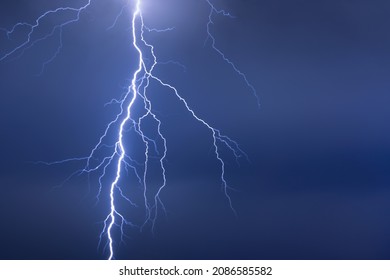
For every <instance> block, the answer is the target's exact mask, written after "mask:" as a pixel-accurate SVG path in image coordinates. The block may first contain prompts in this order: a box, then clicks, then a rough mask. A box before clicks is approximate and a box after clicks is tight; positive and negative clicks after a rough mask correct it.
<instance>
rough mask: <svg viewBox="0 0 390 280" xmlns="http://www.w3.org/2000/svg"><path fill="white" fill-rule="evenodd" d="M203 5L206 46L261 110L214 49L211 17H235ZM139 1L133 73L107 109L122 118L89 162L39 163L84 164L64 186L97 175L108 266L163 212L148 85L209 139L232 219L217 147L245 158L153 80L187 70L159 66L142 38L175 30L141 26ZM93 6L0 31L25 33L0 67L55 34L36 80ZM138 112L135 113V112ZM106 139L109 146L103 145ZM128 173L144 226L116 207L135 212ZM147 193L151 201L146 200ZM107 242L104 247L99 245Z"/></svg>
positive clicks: (158, 142) (162, 148) (159, 148)
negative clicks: (153, 179) (161, 73)
mask: <svg viewBox="0 0 390 280" xmlns="http://www.w3.org/2000/svg"><path fill="white" fill-rule="evenodd" d="M204 1H205V3H206V4H207V5H208V7H209V8H210V12H209V16H208V22H207V39H206V42H205V44H206V43H207V42H211V47H212V49H213V50H214V51H215V52H216V54H218V55H219V56H220V57H221V58H222V60H223V61H224V62H225V63H226V64H227V65H229V66H230V67H231V68H232V70H233V71H234V72H235V73H236V74H238V75H239V76H240V77H241V78H242V79H243V81H244V83H245V84H246V86H247V87H248V88H249V89H250V90H251V92H252V93H253V95H254V96H255V97H256V100H257V102H258V104H259V99H258V96H257V93H256V90H255V88H254V86H253V85H252V84H250V83H249V81H248V79H247V77H246V75H245V74H244V73H243V72H241V71H240V70H239V69H238V68H237V66H236V65H235V64H234V63H233V62H232V61H231V60H230V59H229V58H227V56H226V55H225V54H224V53H223V52H222V51H221V50H220V49H219V48H218V47H217V44H216V39H215V37H214V36H213V34H212V26H213V24H214V21H213V19H214V17H215V16H226V17H233V16H232V15H230V14H229V13H228V12H226V11H225V10H220V9H217V8H216V7H215V5H213V3H212V2H211V1H210V0H204ZM142 2H143V1H142V0H133V1H132V3H133V11H132V18H131V39H132V48H134V50H135V51H136V53H137V65H136V66H137V67H136V69H135V70H134V72H133V73H132V74H131V81H130V84H129V86H128V87H127V89H126V91H125V93H124V94H123V95H122V97H121V98H120V99H112V100H111V101H110V102H109V103H107V105H108V104H117V105H119V107H120V112H119V113H118V114H117V115H116V117H115V118H114V119H113V120H112V121H111V122H110V123H108V124H107V126H106V128H105V131H104V133H103V134H102V136H101V137H100V138H99V141H98V142H97V144H96V145H95V146H94V147H93V149H91V152H90V153H89V155H88V156H85V157H80V158H70V159H65V160H61V161H56V162H38V163H41V164H46V165H54V164H64V163H67V162H73V161H79V162H84V164H83V167H82V168H81V169H79V170H76V171H75V172H74V173H72V174H70V176H69V177H68V178H66V179H65V180H64V183H65V182H67V181H69V180H70V179H72V178H73V177H74V176H79V175H82V174H88V176H90V175H91V174H93V173H98V174H99V175H98V181H97V184H98V192H97V195H96V202H97V203H98V202H99V201H100V197H101V196H102V194H103V193H104V192H105V191H106V190H108V196H109V211H108V214H107V216H106V218H105V220H104V222H103V228H102V231H101V233H100V236H99V237H100V238H99V246H101V245H102V244H103V242H104V243H105V246H104V248H107V250H108V259H109V260H112V259H114V258H115V250H116V248H117V246H118V243H119V242H122V241H123V237H124V236H125V227H126V226H130V227H137V228H140V229H142V228H144V227H145V226H146V225H148V224H151V229H152V231H153V230H154V228H155V224H156V219H157V217H158V216H159V211H163V212H165V206H164V204H163V202H162V200H161V199H160V194H161V193H162V192H163V190H164V188H165V187H166V185H167V177H166V173H167V172H166V167H165V161H166V157H167V154H168V148H167V147H168V146H167V143H168V141H167V138H166V137H165V135H164V133H163V123H162V121H161V119H160V118H159V116H158V114H157V112H155V110H154V106H153V102H152V100H151V99H150V98H149V95H150V91H151V90H150V84H151V82H152V81H153V82H155V83H157V84H158V85H159V86H160V87H163V88H166V89H168V90H169V91H170V92H171V93H172V94H173V95H174V96H175V97H176V98H177V99H178V100H179V101H180V102H181V104H182V106H184V108H185V109H186V110H187V112H188V113H189V114H190V115H191V116H192V117H193V118H194V119H195V120H196V121H197V122H199V123H200V124H202V125H203V126H204V127H205V128H206V129H207V130H208V131H209V137H210V140H211V143H212V147H213V153H214V155H215V159H216V163H218V165H219V168H220V181H221V184H222V189H223V193H224V195H225V197H226V199H227V202H228V204H229V206H230V208H231V209H232V211H233V213H234V214H236V211H235V209H234V207H233V203H232V199H231V197H230V195H229V189H230V187H229V185H228V182H227V179H226V168H225V161H224V159H223V157H222V153H221V147H225V148H227V149H228V150H230V151H231V152H232V154H233V155H234V157H235V158H236V160H237V161H238V159H239V158H241V157H245V158H248V156H247V155H246V154H245V152H244V151H243V150H241V149H240V147H239V145H238V144H237V142H235V141H234V140H232V139H231V138H229V137H228V136H226V135H223V134H222V132H221V131H220V130H218V129H216V128H215V127H214V126H212V125H211V124H210V123H208V122H207V121H206V120H205V119H203V118H202V117H201V116H199V115H198V114H197V113H196V112H195V111H194V110H193V108H192V107H191V106H190V104H189V102H188V101H187V100H186V99H184V98H183V97H182V95H180V93H179V91H178V89H177V88H176V87H175V86H173V85H171V84H170V83H168V82H166V81H164V80H163V79H161V78H160V77H158V76H157V75H156V74H155V69H156V67H157V66H158V65H161V64H168V63H172V64H176V65H179V66H180V67H183V68H184V69H185V67H184V66H183V65H181V64H180V63H178V62H175V61H166V62H162V61H159V60H158V58H157V56H156V54H155V46H154V45H152V44H150V43H148V41H147V40H146V38H145V33H146V32H148V33H150V32H170V31H172V30H174V28H171V27H170V28H165V29H156V28H150V27H147V26H146V25H145V23H144V17H143V11H142ZM129 4H130V3H126V5H125V6H124V7H123V8H122V10H121V11H120V13H119V14H118V16H117V17H116V18H115V21H114V23H113V24H112V26H110V27H109V28H108V29H111V28H113V27H114V26H115V25H116V24H117V21H118V18H119V17H120V16H122V14H123V12H124V8H125V7H127V6H129ZM91 5H92V0H89V1H87V2H86V4H85V5H84V6H81V7H80V8H72V7H61V8H57V9H54V10H49V11H46V12H45V13H43V14H42V15H41V16H39V17H38V18H37V19H36V21H35V22H34V23H24V22H19V23H17V24H16V25H14V26H13V27H12V28H11V29H1V30H3V31H4V32H5V34H6V35H7V37H8V38H10V37H12V36H13V34H14V33H15V32H16V30H18V29H19V28H27V30H28V32H27V33H26V36H25V39H24V40H23V41H22V43H20V44H19V45H17V46H16V47H14V48H13V49H12V50H10V51H8V52H5V53H4V54H2V55H0V61H4V60H6V59H9V58H11V57H17V58H18V57H20V56H22V55H23V54H24V52H25V51H26V50H27V49H29V48H32V47H34V46H35V45H36V44H37V43H39V42H40V41H43V40H46V39H48V38H50V37H52V36H55V34H58V36H59V37H58V38H59V44H58V47H57V49H56V51H55V52H54V53H53V54H52V55H51V57H50V58H49V59H48V60H47V61H45V62H44V63H43V65H42V69H41V72H40V74H43V72H44V69H45V67H46V66H47V65H48V64H49V63H51V62H52V61H53V60H54V59H55V58H56V57H57V56H58V54H59V53H60V51H61V49H62V47H63V45H62V32H63V29H64V28H65V27H66V26H68V25H70V24H72V23H75V22H77V21H79V19H80V16H81V14H82V12H83V11H85V10H86V9H87V8H88V7H90V6H91ZM61 13H66V14H69V15H68V16H69V19H68V20H66V21H64V22H62V23H60V24H57V25H54V26H53V27H52V28H51V30H50V31H49V32H47V33H45V34H44V35H40V36H39V32H38V30H39V28H40V26H41V24H42V21H43V20H44V19H45V18H47V17H48V16H50V15H56V14H61ZM135 106H137V108H138V107H140V108H142V112H143V113H141V114H139V113H138V114H136V113H134V111H135ZM137 110H138V109H137ZM147 120H152V121H153V122H154V123H155V124H156V127H155V134H156V135H157V138H156V139H154V138H153V137H150V136H148V132H147V130H146V129H145V126H146V125H145V122H146V121H147ZM112 131H114V132H116V133H114V135H116V136H115V137H114V139H116V140H115V141H114V143H112V142H111V143H110V139H109V138H110V135H111V133H112ZM130 132H133V133H134V134H135V135H136V136H137V137H138V138H139V139H140V140H141V141H142V143H143V146H144V150H143V151H144V155H143V162H142V163H140V162H138V161H136V160H135V159H134V158H133V157H132V155H131V153H130V152H129V151H128V145H127V141H126V140H127V139H128V137H127V136H128V135H127V134H129V133H130ZM107 139H108V143H107ZM155 157H157V159H158V164H159V170H160V176H161V182H160V183H159V186H158V187H157V189H156V190H154V193H153V190H152V189H150V187H149V184H148V178H149V172H150V171H149V168H150V164H151V163H150V162H151V161H152V160H154V159H155ZM110 170H113V171H114V172H113V173H114V176H113V178H112V179H111V180H108V183H106V181H107V180H106V178H107V177H110ZM125 172H127V173H130V172H132V174H133V176H134V177H135V178H136V180H137V181H138V183H139V184H140V185H141V186H142V189H143V191H142V196H143V197H142V200H143V204H144V205H143V207H144V213H145V218H144V221H143V222H142V223H141V224H139V225H136V224H135V223H133V222H131V221H130V220H129V219H127V218H126V215H125V214H126V213H124V212H123V211H121V210H120V207H119V205H120V203H121V202H120V201H125V202H126V203H128V205H130V206H131V207H139V206H138V205H137V204H136V203H134V202H133V200H132V199H131V198H130V197H129V196H128V195H127V193H128V186H123V185H122V181H123V178H124V176H125V175H124V173H125ZM150 193H152V194H153V195H152V197H151V198H150ZM116 230H119V235H120V241H116V238H117V235H118V234H117V233H116ZM103 240H106V241H103Z"/></svg>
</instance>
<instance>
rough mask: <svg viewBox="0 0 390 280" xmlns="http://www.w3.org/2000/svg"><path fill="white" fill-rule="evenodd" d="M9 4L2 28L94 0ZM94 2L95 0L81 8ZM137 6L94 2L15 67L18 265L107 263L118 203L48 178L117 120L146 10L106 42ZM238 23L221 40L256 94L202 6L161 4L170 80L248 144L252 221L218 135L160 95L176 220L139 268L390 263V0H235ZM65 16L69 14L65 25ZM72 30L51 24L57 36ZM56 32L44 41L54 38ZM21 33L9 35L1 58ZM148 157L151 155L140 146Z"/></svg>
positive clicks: (4, 94)
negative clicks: (133, 25)
mask: <svg viewBox="0 0 390 280" xmlns="http://www.w3.org/2000/svg"><path fill="white" fill-rule="evenodd" d="M33 2H34V3H32V2H31V1H27V0H26V1H20V0H18V1H16V0H12V1H8V0H7V1H2V2H1V4H0V27H4V28H10V27H11V26H12V25H13V24H15V23H16V22H18V21H27V22H32V21H33V20H35V19H36V18H37V16H38V15H39V14H40V13H42V11H44V10H46V9H50V8H55V7H59V6H63V5H64V4H65V3H70V4H71V5H74V6H80V3H81V2H80V1H74V0H72V1H48V0H40V1H33ZM82 3H84V1H82ZM121 3H123V2H122V1H119V0H116V1H103V0H95V1H94V4H93V5H92V6H91V8H90V9H89V10H88V11H86V12H85V13H83V14H82V16H81V20H80V22H79V23H76V24H72V25H71V26H68V27H66V28H65V29H64V30H63V48H62V50H61V52H60V54H59V55H58V57H57V58H56V59H55V60H54V61H53V62H52V63H50V64H49V65H47V67H46V68H45V71H44V72H43V74H42V75H40V76H37V74H39V72H40V71H41V67H42V63H43V62H44V61H46V60H47V59H48V58H50V57H51V54H53V53H54V52H55V50H56V48H57V46H58V40H59V39H58V36H53V37H52V38H49V39H48V40H46V41H44V42H40V43H38V44H37V45H36V46H34V47H33V48H30V49H28V50H26V51H25V53H24V54H23V55H22V56H20V57H18V56H17V55H16V56H13V57H11V58H10V59H7V60H4V61H2V62H0V77H1V78H0V93H1V102H0V126H1V145H0V153H1V155H2V156H1V158H0V218H1V221H2V226H1V233H0V245H1V250H0V258H1V259H101V258H105V257H106V252H105V253H104V252H102V251H101V250H98V249H97V243H98V236H99V233H100V230H101V227H102V224H101V221H102V219H104V215H106V213H107V212H106V211H107V207H106V206H107V205H106V204H105V201H104V198H102V200H103V201H102V203H101V204H99V205H98V206H96V207H95V206H94V204H93V199H92V198H93V193H94V191H96V188H95V186H94V185H92V190H91V193H92V194H91V193H89V194H88V184H87V179H86V178H85V177H78V178H75V179H74V180H72V181H70V182H68V183H67V184H65V185H64V186H63V187H62V188H61V189H55V190H53V189H52V187H53V186H55V185H56V184H58V183H61V182H62V181H63V179H64V178H66V177H67V176H68V175H69V174H71V173H72V172H73V171H74V170H75V169H77V168H78V167H79V166H78V165H77V164H64V165H57V166H54V167H45V166H39V165H38V166H37V165H34V164H31V163H29V162H30V161H38V160H43V161H54V160H60V159H65V158H69V157H75V156H85V155H86V154H87V153H88V152H89V151H90V149H91V148H92V147H93V146H94V145H95V144H96V142H97V140H98V138H99V136H100V135H101V134H102V132H103V131H104V128H105V125H106V124H107V123H108V122H109V121H110V120H111V119H112V117H113V116H114V114H115V113H116V112H117V108H116V107H115V106H108V107H104V104H105V103H106V102H108V101H110V100H111V99H112V98H119V97H120V96H121V94H122V93H123V88H124V87H126V86H127V85H128V83H129V78H130V76H131V73H132V71H133V70H134V69H135V67H136V65H135V59H136V56H135V52H134V50H133V49H132V48H131V41H130V33H129V32H130V31H129V28H130V21H129V17H128V16H129V14H126V13H124V14H123V16H122V17H120V18H119V21H118V23H117V25H116V26H115V27H114V28H113V29H111V30H107V27H109V26H111V25H112V23H113V22H114V20H115V17H116V15H117V14H118V13H119V11H120V10H121V7H122V4H121ZM215 3H216V5H217V6H218V7H222V8H226V9H228V10H229V11H230V12H231V13H232V14H233V15H234V16H235V19H227V18H218V19H215V25H214V27H213V32H214V34H215V37H216V39H217V44H218V46H219V47H220V49H222V50H223V51H224V52H225V53H226V55H227V56H228V57H229V58H230V59H231V60H232V61H234V62H235V63H236V64H237V66H238V67H239V68H240V69H241V70H242V71H243V72H245V73H246V74H247V77H248V80H249V81H250V82H251V83H252V84H253V85H254V86H255V88H256V89H257V91H258V95H259V98H260V102H261V108H260V109H258V108H257V106H256V100H255V98H254V97H253V95H251V92H250V90H249V89H248V88H247V87H246V86H245V83H243V81H242V79H240V77H239V76H237V75H236V74H235V73H234V72H233V71H232V70H231V68H229V67H228V66H227V65H226V64H225V63H223V61H222V60H221V59H220V57H219V56H218V55H216V53H215V52H214V51H213V50H212V49H211V48H210V45H209V44H207V43H206V45H204V42H205V39H206V34H207V33H206V23H207V16H208V12H209V10H208V7H207V4H206V2H205V1H200V0H184V1H183V0H169V1H157V0H145V7H147V10H146V11H145V21H146V24H147V25H148V26H150V27H156V28H166V27H171V26H174V27H175V30H174V31H172V32H169V33H163V34H151V35H150V36H149V37H148V39H149V41H150V42H151V43H153V44H154V45H155V46H156V53H157V55H158V56H159V58H160V59H161V60H162V61H168V60H171V59H174V60H177V61H179V62H181V63H182V64H184V65H185V66H186V70H185V71H183V69H182V68H180V67H177V66H174V65H165V66H161V67H160V68H159V69H158V71H157V73H158V74H159V75H160V76H161V77H162V78H164V79H165V80H167V81H169V82H171V83H172V84H174V85H175V86H177V88H178V89H179V90H180V92H181V94H182V95H183V96H184V97H185V98H187V101H188V102H189V104H191V106H192V107H193V108H194V109H195V111H196V112H198V114H199V115H200V116H202V117H203V118H204V119H206V120H208V121H209V122H210V123H211V124H212V125H213V126H215V127H217V128H219V129H221V131H223V132H224V133H225V134H226V135H228V136H230V137H231V138H233V139H235V140H236V141H237V142H238V143H239V144H240V146H241V147H242V149H243V150H245V151H246V153H247V154H248V155H249V158H250V162H245V161H243V160H242V161H241V160H240V165H239V166H238V165H237V164H236V162H235V160H234V159H233V158H232V157H229V155H228V154H227V153H226V154H225V155H226V158H227V171H228V175H227V178H228V179H229V182H230V184H231V185H232V186H233V187H234V188H235V189H236V191H232V192H231V197H232V200H233V204H234V205H235V208H236V210H237V212H238V217H237V218H236V217H234V215H233V214H232V212H231V211H230V209H229V207H228V204H227V201H226V199H225V198H224V196H223V192H222V190H221V187H220V182H219V180H218V179H219V178H218V165H217V163H216V162H215V159H214V158H213V156H212V152H211V147H210V144H211V142H210V141H211V140H210V135H209V134H208V132H207V130H205V129H204V128H202V127H201V126H200V125H199V124H197V123H196V122H195V121H193V120H191V118H190V117H189V116H188V114H186V113H185V111H184V110H183V107H182V106H181V105H180V103H179V102H177V101H175V99H174V98H173V97H172V94H171V93H170V92H168V91H166V90H163V89H156V94H155V97H154V98H155V102H156V110H157V111H158V112H159V113H160V114H161V117H162V119H163V120H164V123H165V125H164V127H163V130H164V133H165V134H166V135H167V138H168V141H169V154H168V157H167V171H168V175H167V178H168V186H167V188H166V189H165V191H164V192H163V194H162V199H163V200H164V202H165V205H166V207H167V216H166V217H160V219H159V222H158V224H157V227H156V231H155V234H154V235H152V234H151V233H150V231H148V230H146V231H144V232H142V233H140V232H139V231H137V230H129V231H128V235H129V238H127V239H126V240H125V241H126V244H122V245H121V246H120V249H118V250H119V251H118V254H117V257H118V258H125V259H389V258H390V238H389V236H390V219H389V218H388V217H389V216H390V203H389V200H390V189H389V186H390V172H389V171H390V170H389V168H390V124H389V119H390V110H389V109H388V107H389V103H390V95H389V89H390V79H389V77H390V67H389V65H390V52H389V50H390V33H389V31H388V26H390V17H389V15H390V3H388V1H379V0H374V1H346V0H345V1H340V0H339V1H335V0H329V1H309V0H302V1H296V0H294V1H291V0H245V1H244V0H218V1H215ZM62 16H66V15H62ZM58 20H62V18H55V17H51V18H50V19H49V20H48V21H47V22H46V23H45V24H46V25H45V27H44V28H50V26H52V25H53V24H57V23H58ZM44 31H45V29H43V30H42V32H44ZM23 34H24V33H23V29H21V30H19V31H18V32H16V33H15V34H14V36H11V38H10V39H7V37H6V36H5V34H4V33H1V32H0V56H1V55H2V54H4V53H5V52H6V51H7V50H10V49H11V48H12V46H15V44H17V43H18V42H20V41H18V40H20V38H21V36H22V35H23ZM134 149H135V150H136V151H137V148H136V147H135V148H134Z"/></svg>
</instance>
